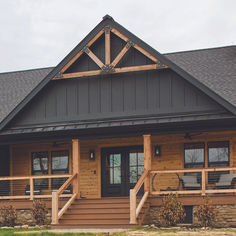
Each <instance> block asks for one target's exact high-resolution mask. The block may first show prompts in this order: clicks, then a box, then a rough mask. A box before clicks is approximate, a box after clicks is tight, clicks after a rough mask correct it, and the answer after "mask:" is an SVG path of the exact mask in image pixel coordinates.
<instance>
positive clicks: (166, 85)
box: [11, 70, 222, 127]
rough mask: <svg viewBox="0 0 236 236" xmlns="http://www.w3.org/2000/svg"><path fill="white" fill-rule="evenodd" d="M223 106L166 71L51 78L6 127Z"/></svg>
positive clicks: (199, 111) (204, 110)
mask: <svg viewBox="0 0 236 236" xmlns="http://www.w3.org/2000/svg"><path fill="white" fill-rule="evenodd" d="M220 110H221V111H222V108H221V107H220V106H219V105H217V104H216V103H215V102H214V101H213V100H211V99H210V98H209V97H207V96H206V95H205V94H203V93H202V92H201V91H199V90H198V89H196V88H195V87H193V86H192V85H190V84H189V83H188V82H187V81H185V80H184V79H182V78H181V77H180V76H179V75H177V74H176V73H174V72H172V71H171V70H163V71H148V72H136V73H127V74H114V75H104V76H96V77H94V78H92V77H90V78H83V79H68V80H61V81H51V82H50V83H49V85H48V86H47V87H46V88H44V89H43V91H41V92H40V93H39V94H38V95H37V96H36V97H35V98H34V99H33V100H32V101H31V102H30V103H29V104H28V105H27V106H26V107H25V108H24V109H23V110H22V112H21V113H20V114H19V115H18V116H17V117H16V119H15V120H14V121H13V123H12V124H11V127H18V126H27V125H40V124H42V125H45V124H50V123H61V122H78V121H92V120H103V119H119V118H134V117H152V116H155V117H161V116H178V115H186V114H202V113H215V112H216V111H220Z"/></svg>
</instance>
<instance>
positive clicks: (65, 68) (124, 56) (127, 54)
mask: <svg viewBox="0 0 236 236" xmlns="http://www.w3.org/2000/svg"><path fill="white" fill-rule="evenodd" d="M107 26H109V27H111V30H110V31H108V32H110V33H108V34H107V33H106V32H105V31H106V30H105V29H106V27H107ZM113 34H114V35H115V36H117V37H118V38H119V39H122V40H123V41H124V42H123V45H121V46H120V48H122V46H124V43H125V45H126V44H130V43H131V47H130V45H129V46H128V50H127V49H125V47H123V48H122V49H121V51H118V46H116V47H115V48H116V50H117V51H116V50H115V49H112V47H113V45H115V42H116V39H115V37H114V35H113ZM108 35H110V37H109V36H108ZM100 37H104V38H105V40H104V38H103V42H104V41H105V42H104V44H105V46H101V45H102V43H100V44H99V43H97V42H99V40H101V41H102V38H100ZM112 40H113V41H114V42H113V41H112ZM96 41H97V42H96ZM107 42H110V43H107ZM96 43H97V45H96ZM119 44H120V42H118V43H117V45H119ZM108 45H110V46H109V47H108ZM96 47H97V48H98V51H96V50H97V49H96ZM107 48H110V50H107ZM88 49H89V50H88ZM92 50H94V52H93V51H92ZM102 50H105V52H102ZM119 50H120V49H119ZM137 51H139V52H138V53H137ZM108 52H109V53H108ZM96 53H97V54H98V56H97V55H96ZM104 53H105V55H104ZM140 53H141V54H140ZM102 54H103V56H102ZM143 55H144V56H145V57H147V58H148V59H147V58H145V57H143ZM88 57H89V60H90V62H88V61H86V60H88ZM114 58H115V59H114ZM144 58H145V60H144ZM91 59H92V61H91ZM116 59H117V60H116ZM149 59H150V60H151V61H152V62H154V64H149V63H150V61H149ZM78 60H81V62H79V61H78ZM114 61H115V62H116V63H115V66H113V67H112V66H111V64H112V63H113V62H114ZM83 63H84V66H82V64H83ZM104 63H105V64H104ZM88 64H89V65H88ZM86 66H87V67H86ZM98 67H99V69H98ZM167 68H169V69H170V70H171V71H173V72H175V73H176V74H178V75H179V76H180V77H181V78H184V80H186V81H187V82H188V83H189V84H191V85H192V86H193V87H196V88H197V89H198V90H199V91H201V92H202V93H203V94H206V95H207V96H208V97H209V98H210V99H211V100H212V101H215V103H216V104H219V107H223V108H224V109H225V110H227V111H229V112H230V113H229V114H230V115H233V116H234V115H236V108H235V106H234V105H232V104H230V103H229V102H228V101H227V100H225V99H224V98H222V97H221V96H219V95H218V94H216V93H215V92H214V91H213V90H211V89H209V88H208V87H207V86H206V85H204V83H201V82H199V81H198V79H197V78H195V77H194V76H193V75H192V74H189V73H188V72H186V71H185V70H184V69H183V68H181V67H179V66H177V65H176V64H174V63H173V62H172V61H170V60H169V59H168V58H167V57H165V56H164V55H162V54H160V53H159V52H157V51H156V50H155V49H153V48H152V47H150V46H149V45H147V44H146V43H145V42H143V41H142V40H141V39H139V38H138V37H136V36H135V35H133V34H132V33H131V32H129V31H128V30H127V29H125V28H124V27H123V26H121V25H119V24H118V23H117V22H115V21H114V20H113V19H112V18H111V17H110V16H105V17H104V18H103V20H102V21H101V22H100V23H99V24H98V25H97V26H96V27H95V28H94V29H93V30H92V31H91V32H90V33H89V34H88V35H87V36H86V37H85V38H84V39H83V40H82V41H81V42H80V43H79V44H78V45H77V46H76V47H75V48H74V49H73V50H72V51H71V52H70V53H69V54H68V55H67V56H66V57H65V58H64V59H63V60H62V61H61V62H60V63H59V64H58V65H57V66H56V67H55V68H54V69H53V70H52V71H51V72H50V73H49V74H48V75H47V76H45V77H44V78H43V77H42V79H41V82H40V83H39V84H38V85H37V86H36V87H35V88H34V89H32V91H31V92H30V93H29V94H28V95H27V96H26V97H24V99H23V100H22V101H20V102H19V103H18V104H17V105H16V106H15V107H14V108H13V109H12V110H11V111H10V112H9V113H8V114H7V115H6V116H5V117H3V118H2V121H1V123H0V130H2V129H3V128H4V127H5V126H6V125H8V124H9V122H10V121H12V120H13V119H14V118H15V117H16V115H19V113H20V112H21V111H22V109H23V108H24V109H25V108H26V106H28V104H29V103H32V100H33V99H34V98H36V97H37V96H38V95H39V94H40V93H43V92H42V91H43V90H44V89H46V88H47V87H50V84H52V83H51V81H52V80H55V81H56V82H59V81H60V80H64V79H66V80H68V79H71V80H73V78H79V79H82V78H87V79H88V78H89V76H91V78H93V79H96V77H104V78H107V77H109V76H110V78H111V79H112V78H114V77H116V75H117V76H118V77H119V78H120V75H121V73H122V74H123V76H121V78H125V77H127V76H128V74H126V73H130V72H131V73H133V74H136V73H137V74H138V72H139V71H143V72H144V71H147V73H148V71H150V72H151V71H156V72H157V71H158V70H168V69H167ZM143 72H142V73H143ZM118 74H120V75H118ZM124 74H125V75H124Z"/></svg>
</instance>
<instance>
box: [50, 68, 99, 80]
mask: <svg viewBox="0 0 236 236" xmlns="http://www.w3.org/2000/svg"><path fill="white" fill-rule="evenodd" d="M100 74H102V70H90V71H82V72H75V73H66V74H63V75H62V76H61V78H53V80H61V79H72V78H79V77H87V76H94V75H100Z"/></svg>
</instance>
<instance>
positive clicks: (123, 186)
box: [102, 147, 144, 197]
mask: <svg viewBox="0 0 236 236" xmlns="http://www.w3.org/2000/svg"><path fill="white" fill-rule="evenodd" d="M143 169H144V155H143V149H142V147H122V148H104V149H102V196H104V197H109V196H110V197H113V196H117V197H118V196H128V195H129V190H130V189H131V188H133V187H134V186H135V184H136V183H137V181H138V179H139V178H140V176H141V175H142V173H143Z"/></svg>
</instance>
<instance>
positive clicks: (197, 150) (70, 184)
mask: <svg viewBox="0 0 236 236" xmlns="http://www.w3.org/2000/svg"><path fill="white" fill-rule="evenodd" d="M193 139H194V140H192V139H186V134H185V133H181V134H172V135H144V136H139V137H123V138H110V139H94V140H78V139H73V140H71V141H64V142H62V141H61V142H55V141H54V142H51V143H35V144H24V145H22V144H14V145H10V152H9V154H10V161H9V163H10V165H9V166H10V167H9V176H4V177H1V178H0V193H1V196H0V199H1V200H2V201H0V205H2V204H4V202H6V200H7V202H9V203H11V204H12V205H14V204H16V205H17V207H20V204H21V203H22V206H24V205H25V204H26V201H25V200H27V201H29V200H33V199H38V198H39V199H44V200H45V201H46V202H47V204H48V207H49V208H50V209H51V208H52V224H53V225H54V226H59V225H60V224H61V222H62V221H61V219H64V217H65V216H66V214H67V212H68V211H70V210H68V209H70V206H71V205H72V206H73V204H75V202H77V203H78V204H84V203H83V201H78V199H82V200H83V199H97V200H98V199H104V197H105V193H106V192H104V191H103V188H104V186H105V188H107V187H108V186H110V187H111V189H112V188H113V187H114V186H115V187H116V188H117V189H118V192H119V191H120V190H119V186H122V185H123V183H124V182H123V179H122V178H123V177H124V175H127V176H126V177H127V178H126V179H125V181H126V182H127V181H129V185H128V184H127V183H126V186H128V187H127V189H128V190H129V189H130V193H129V192H128V194H127V195H125V194H122V193H120V195H119V194H118V195H115V196H113V197H116V198H120V199H122V198H123V197H124V196H127V197H129V199H130V200H128V202H129V203H128V206H127V207H128V209H129V212H128V215H129V216H128V219H127V215H126V216H125V221H121V222H126V223H127V224H124V225H130V224H131V225H137V224H142V222H143V221H144V220H145V217H144V216H145V214H147V213H148V210H149V207H150V206H152V205H154V206H160V204H161V199H162V197H163V196H164V195H166V194H169V193H177V194H178V195H179V197H180V200H181V201H182V202H183V205H186V206H187V205H190V206H193V205H198V204H200V203H201V200H200V199H201V196H205V195H208V196H210V197H211V199H213V201H214V204H217V203H218V204H231V205H235V204H236V201H235V197H234V194H235V193H236V185H235V181H236V174H235V173H236V166H235V163H236V161H235V160H236V151H235V148H236V132H234V131H224V132H204V133H200V134H198V135H197V136H196V137H193ZM203 144H204V145H203ZM114 147H116V148H115V149H114ZM118 147H119V148H118ZM129 147H130V148H129ZM131 147H132V148H131ZM134 147H135V148H134ZM137 147H138V149H137ZM140 147H141V148H140ZM117 148H118V149H119V150H125V151H121V152H120V153H126V154H125V155H123V154H120V156H119V155H118V154H119V153H118V152H115V153H112V152H109V155H108V156H106V158H105V159H106V160H109V163H110V166H106V168H104V165H107V163H106V162H104V161H103V158H104V157H103V153H104V152H102V150H104V149H106V150H108V149H109V150H110V149H112V151H113V150H116V151H117V150H118V149H117ZM156 148H159V155H158V153H156V151H157V150H156ZM127 150H128V151H127ZM134 150H135V152H134ZM137 150H138V151H137ZM212 150H213V153H221V157H222V159H219V160H218V159H217V160H216V159H213V160H212V157H211V156H210V154H209V153H210V152H212ZM32 153H33V154H32ZM35 153H39V154H37V155H38V156H37V157H36V159H37V158H38V160H41V162H39V163H38V164H37V163H34V160H35V159H34V157H35V156H34V155H36V154H35ZM45 153H47V154H45ZM106 153H107V152H106ZM127 153H128V154H127ZM130 153H136V154H137V153H143V155H141V154H140V155H139V154H137V155H136V154H135V155H136V156H137V159H135V160H137V165H136V169H135V168H134V165H133V166H132V165H131V159H130V160H129V162H127V163H126V165H127V166H126V169H127V170H128V171H127V172H124V171H123V170H124V169H123V168H124V165H123V164H122V158H123V159H125V158H126V159H127V158H131V157H130V156H132V155H130ZM114 154H115V155H116V161H117V160H120V161H118V162H116V164H115V165H114V163H113V164H111V159H112V158H113V159H114ZM40 155H41V156H40ZM91 155H93V158H92V157H91ZM112 155H113V156H112ZM122 155H123V156H122ZM135 155H133V156H135ZM201 156H203V159H201ZM45 157H47V158H48V159H46V158H45ZM108 157H109V158H110V159H109V158H108ZM142 158H143V160H142ZM194 158H195V159H194ZM113 159H112V160H113ZM113 161H114V160H113ZM138 161H140V163H141V164H140V163H138ZM217 161H218V163H217ZM45 163H46V164H45ZM212 163H214V164H215V166H212ZM34 164H35V165H34ZM63 165H64V166H63ZM131 167H132V168H131ZM141 169H142V172H143V173H142V174H141V173H139V170H141ZM131 170H132V171H131ZM104 171H106V172H108V174H107V175H104V174H103V173H104ZM127 173H128V174H127ZM111 177H112V178H111ZM134 179H136V180H135V181H136V182H135V183H133V184H131V182H132V181H133V180H134ZM108 181H110V182H109V184H110V185H108V184H107V183H106V185H104V184H105V182H108ZM186 181H187V182H186ZM143 186H144V187H143ZM110 197H112V196H110ZM219 199H220V200H219ZM97 200H96V201H97ZM111 200H112V198H111ZM27 204H28V203H27ZM27 204H26V205H27ZM96 204H97V203H96ZM109 204H110V203H109ZM114 204H115V202H114ZM114 204H113V205H112V204H111V209H112V207H113V208H114V207H116V206H115V205H114ZM119 204H120V203H119ZM125 204H127V202H126V203H125ZM22 206H21V208H22ZM82 208H83V207H82ZM109 211H110V210H109ZM113 211H114V209H113ZM94 212H96V210H94ZM114 213H115V212H114ZM79 214H80V215H81V213H79ZM122 214H123V215H124V214H127V212H126V213H122ZM82 215H83V214H82ZM76 217H77V216H75V219H76ZM86 217H88V216H86ZM114 217H117V216H114ZM123 220H124V219H123ZM74 222H75V221H74ZM107 222H108V221H107ZM111 222H112V221H111ZM113 223H114V222H113ZM75 225H76V223H75ZM131 225H130V226H131ZM77 226H78V224H77Z"/></svg>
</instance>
